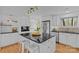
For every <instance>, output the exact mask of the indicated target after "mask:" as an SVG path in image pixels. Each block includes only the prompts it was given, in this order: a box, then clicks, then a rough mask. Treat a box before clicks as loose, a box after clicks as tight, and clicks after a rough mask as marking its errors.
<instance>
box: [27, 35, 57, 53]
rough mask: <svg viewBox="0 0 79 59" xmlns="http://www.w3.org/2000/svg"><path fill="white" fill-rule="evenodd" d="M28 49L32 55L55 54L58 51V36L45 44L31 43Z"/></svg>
mask: <svg viewBox="0 0 79 59" xmlns="http://www.w3.org/2000/svg"><path fill="white" fill-rule="evenodd" d="M28 49H29V51H30V53H53V52H55V50H56V36H54V37H52V38H50V39H48V40H47V41H45V42H43V43H35V42H33V41H30V45H29V48H28Z"/></svg>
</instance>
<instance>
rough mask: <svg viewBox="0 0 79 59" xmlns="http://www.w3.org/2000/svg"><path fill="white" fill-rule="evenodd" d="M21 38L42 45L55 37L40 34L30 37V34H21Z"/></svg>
mask: <svg viewBox="0 0 79 59" xmlns="http://www.w3.org/2000/svg"><path fill="white" fill-rule="evenodd" d="M21 35H22V36H23V37H25V38H28V39H30V40H32V41H34V42H36V43H43V42H45V41H46V40H48V39H50V38H52V37H54V36H55V35H53V36H52V35H49V34H42V35H40V36H32V35H31V34H21Z"/></svg>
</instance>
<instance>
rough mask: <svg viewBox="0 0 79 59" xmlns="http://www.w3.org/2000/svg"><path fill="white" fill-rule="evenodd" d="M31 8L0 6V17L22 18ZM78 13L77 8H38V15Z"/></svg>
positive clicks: (78, 7) (78, 9)
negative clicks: (12, 16) (13, 16)
mask: <svg viewBox="0 0 79 59" xmlns="http://www.w3.org/2000/svg"><path fill="white" fill-rule="evenodd" d="M30 7H32V6H0V15H15V16H24V15H25V11H26V10H28V9H29V8H30ZM66 11H69V12H76V11H79V6H39V13H40V15H43V16H44V15H57V14H62V13H66Z"/></svg>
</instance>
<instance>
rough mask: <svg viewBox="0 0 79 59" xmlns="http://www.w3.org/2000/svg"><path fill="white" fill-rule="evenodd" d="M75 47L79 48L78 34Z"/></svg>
mask: <svg viewBox="0 0 79 59" xmlns="http://www.w3.org/2000/svg"><path fill="white" fill-rule="evenodd" d="M76 47H77V48H79V34H77V38H76Z"/></svg>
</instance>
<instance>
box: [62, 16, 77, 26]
mask: <svg viewBox="0 0 79 59" xmlns="http://www.w3.org/2000/svg"><path fill="white" fill-rule="evenodd" d="M77 20H78V17H77V16H76V17H67V18H63V26H76V25H77Z"/></svg>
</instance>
